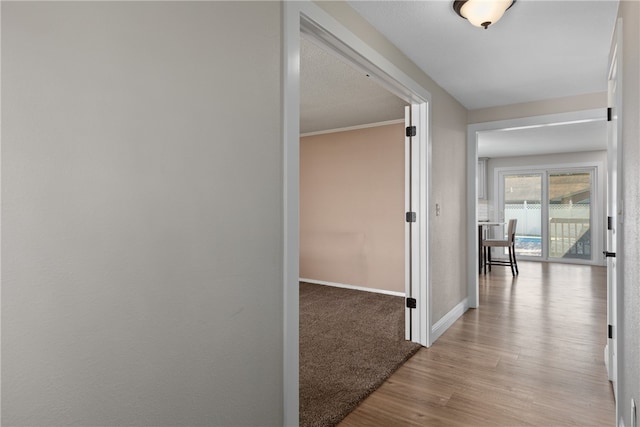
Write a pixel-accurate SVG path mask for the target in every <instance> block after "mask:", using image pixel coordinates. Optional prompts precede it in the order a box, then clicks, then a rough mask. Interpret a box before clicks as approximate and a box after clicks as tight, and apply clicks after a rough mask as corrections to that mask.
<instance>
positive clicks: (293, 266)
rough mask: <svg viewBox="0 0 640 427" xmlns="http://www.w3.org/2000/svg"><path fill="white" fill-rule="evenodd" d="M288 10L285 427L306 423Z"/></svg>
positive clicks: (296, 56)
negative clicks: (302, 400)
mask: <svg viewBox="0 0 640 427" xmlns="http://www.w3.org/2000/svg"><path fill="white" fill-rule="evenodd" d="M282 9H283V37H282V43H283V46H282V50H283V55H282V57H283V58H282V59H283V64H282V67H283V82H282V89H283V112H282V120H283V123H282V129H283V137H284V147H283V159H282V161H283V164H282V168H283V177H282V186H283V200H282V204H283V206H282V208H283V223H282V226H283V248H282V250H283V258H284V259H283V277H282V281H283V343H282V346H283V349H282V351H283V354H282V380H283V385H282V386H283V396H282V398H283V425H285V426H297V425H298V424H299V423H300V395H299V392H298V390H299V384H300V350H299V348H300V335H299V329H300V309H299V307H300V286H299V284H298V283H299V282H298V277H299V275H300V273H299V265H300V259H299V258H300V255H299V254H300V248H299V241H300V232H299V227H300V218H299V213H298V207H299V193H300V176H299V174H300V11H299V10H298V8H296V7H293V4H292V3H289V2H287V3H285V5H284V7H283V8H282Z"/></svg>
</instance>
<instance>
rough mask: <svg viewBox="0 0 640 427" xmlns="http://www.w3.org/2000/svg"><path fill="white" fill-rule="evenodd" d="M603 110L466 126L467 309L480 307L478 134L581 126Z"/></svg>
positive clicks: (600, 116)
mask: <svg viewBox="0 0 640 427" xmlns="http://www.w3.org/2000/svg"><path fill="white" fill-rule="evenodd" d="M606 114H607V110H606V108H595V109H591V110H582V111H571V112H566V113H557V114H546V115H540V116H529V117H522V118H516V119H507V120H497V121H491V122H482V123H473V124H470V125H468V126H467V170H468V171H469V173H468V175H467V259H469V260H470V263H473V264H472V265H470V266H469V267H470V268H468V269H467V271H468V276H467V284H468V289H467V292H468V294H469V307H470V308H478V307H479V305H480V301H479V292H478V269H479V267H480V266H479V265H478V256H479V254H478V245H479V242H478V216H477V203H478V199H477V196H476V194H477V189H476V175H477V166H478V133H480V132H486V131H500V130H514V129H527V128H536V127H544V126H555V125H560V124H572V123H584V122H591V121H602V120H606V117H607V115H606Z"/></svg>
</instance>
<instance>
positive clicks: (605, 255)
mask: <svg viewBox="0 0 640 427" xmlns="http://www.w3.org/2000/svg"><path fill="white" fill-rule="evenodd" d="M602 253H603V254H604V257H605V258H615V257H616V253H615V252H608V251H602Z"/></svg>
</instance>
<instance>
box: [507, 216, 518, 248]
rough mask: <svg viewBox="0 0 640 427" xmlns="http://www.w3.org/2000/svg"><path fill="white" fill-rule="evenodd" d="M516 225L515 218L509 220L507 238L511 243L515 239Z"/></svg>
mask: <svg viewBox="0 0 640 427" xmlns="http://www.w3.org/2000/svg"><path fill="white" fill-rule="evenodd" d="M516 225H518V220H517V219H510V220H509V227H508V230H507V240H509V242H511V243H514V242H515V240H516Z"/></svg>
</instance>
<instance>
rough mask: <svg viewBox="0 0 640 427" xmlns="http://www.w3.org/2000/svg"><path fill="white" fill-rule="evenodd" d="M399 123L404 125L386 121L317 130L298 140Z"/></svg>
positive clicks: (302, 134) (401, 120) (304, 134)
mask: <svg viewBox="0 0 640 427" xmlns="http://www.w3.org/2000/svg"><path fill="white" fill-rule="evenodd" d="M399 123H404V119H396V120H387V121H384V122H376V123H368V124H365V125H358V126H347V127H343V128H336V129H327V130H319V131H316V132H307V133H301V134H300V138H302V137H305V136H315V135H324V134H327V133H337V132H348V131H350V130H358V129H367V128H376V127H380V126H388V125H397V124H399Z"/></svg>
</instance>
